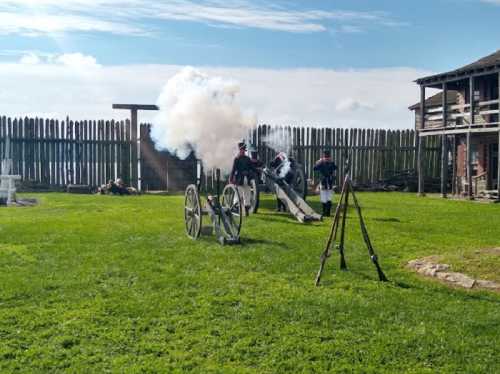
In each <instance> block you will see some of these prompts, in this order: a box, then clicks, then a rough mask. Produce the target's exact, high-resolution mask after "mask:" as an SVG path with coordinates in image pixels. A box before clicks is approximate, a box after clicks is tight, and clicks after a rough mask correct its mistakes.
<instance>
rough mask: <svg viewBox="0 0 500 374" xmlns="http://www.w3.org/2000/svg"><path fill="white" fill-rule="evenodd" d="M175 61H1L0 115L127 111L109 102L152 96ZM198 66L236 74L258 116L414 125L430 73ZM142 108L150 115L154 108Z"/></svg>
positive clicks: (147, 100)
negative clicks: (414, 108) (421, 84)
mask: <svg viewBox="0 0 500 374" xmlns="http://www.w3.org/2000/svg"><path fill="white" fill-rule="evenodd" d="M77 60H81V59H77ZM85 60H87V61H92V60H91V59H85V58H83V61H85ZM96 64H97V63H96ZM180 69H181V67H180V66H172V65H134V66H101V67H99V68H98V69H96V68H95V66H94V65H93V64H92V63H90V64H87V65H85V64H83V65H80V68H79V69H75V68H74V65H73V66H72V65H71V64H60V63H51V64H49V63H46V62H44V63H39V64H36V65H22V64H20V63H16V64H0V81H1V82H2V85H0V98H1V99H2V100H0V115H9V116H22V115H25V114H26V113H53V114H54V115H55V114H57V116H58V117H59V118H61V119H62V118H65V117H66V115H69V116H71V117H72V118H73V119H98V118H115V119H117V118H125V117H127V116H128V113H127V112H125V111H113V110H112V109H111V104H112V103H143V104H153V103H155V102H156V100H157V97H158V95H159V93H160V90H161V88H162V87H163V85H164V84H165V82H166V81H167V80H168V79H169V78H170V77H172V76H173V75H174V74H175V73H176V72H178V71H179V70H180ZM201 70H202V71H204V72H206V73H207V74H209V75H217V76H221V77H223V78H228V79H235V80H236V81H238V82H239V83H240V86H241V102H242V105H243V107H244V108H247V109H248V110H250V111H253V112H255V113H256V114H257V116H258V118H259V122H261V123H264V122H265V123H269V124H275V125H278V124H292V125H318V126H321V125H326V126H338V127H365V128H370V127H374V128H410V127H412V126H413V123H414V122H413V118H412V113H410V112H409V111H408V109H407V108H408V106H409V105H411V104H414V103H415V102H417V101H418V94H419V90H418V87H417V85H415V84H414V83H413V80H414V79H416V78H417V77H421V76H425V75H428V74H430V73H431V72H428V71H419V70H416V69H412V68H387V69H369V70H345V71H338V70H327V69H280V70H273V69H250V68H222V67H221V68H210V67H205V68H203V67H202V68H201ZM61 93H64V94H61ZM342 103H343V104H342ZM339 109H340V110H339ZM140 116H141V120H142V121H147V120H151V118H152V116H153V113H148V112H142V113H141V114H140Z"/></svg>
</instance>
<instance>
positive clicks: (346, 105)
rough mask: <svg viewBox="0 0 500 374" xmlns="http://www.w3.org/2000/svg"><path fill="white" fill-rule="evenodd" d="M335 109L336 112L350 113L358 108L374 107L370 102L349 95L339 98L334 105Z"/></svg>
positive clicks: (368, 108) (370, 108) (369, 108)
mask: <svg viewBox="0 0 500 374" xmlns="http://www.w3.org/2000/svg"><path fill="white" fill-rule="evenodd" d="M335 109H336V110H337V112H341V113H349V112H350V113H352V112H357V111H359V110H373V109H375V107H374V105H372V104H370V103H364V102H362V101H359V100H356V99H353V98H351V97H347V98H344V99H341V100H340V101H339V102H338V103H337V105H336V106H335Z"/></svg>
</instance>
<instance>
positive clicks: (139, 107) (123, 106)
mask: <svg viewBox="0 0 500 374" xmlns="http://www.w3.org/2000/svg"><path fill="white" fill-rule="evenodd" d="M113 109H128V110H159V109H160V108H158V106H157V105H142V104H113Z"/></svg>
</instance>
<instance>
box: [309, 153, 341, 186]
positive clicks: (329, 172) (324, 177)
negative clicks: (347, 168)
mask: <svg viewBox="0 0 500 374" xmlns="http://www.w3.org/2000/svg"><path fill="white" fill-rule="evenodd" d="M335 170H337V165H335V163H334V162H333V161H332V159H331V158H322V159H321V160H319V161H317V162H316V164H315V165H314V171H317V172H318V173H319V174H320V176H321V180H320V183H321V187H322V188H323V189H325V190H331V189H333V183H334V176H335Z"/></svg>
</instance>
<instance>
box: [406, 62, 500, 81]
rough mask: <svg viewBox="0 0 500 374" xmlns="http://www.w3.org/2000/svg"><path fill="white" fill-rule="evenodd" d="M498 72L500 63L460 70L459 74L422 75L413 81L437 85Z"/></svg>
mask: <svg viewBox="0 0 500 374" xmlns="http://www.w3.org/2000/svg"><path fill="white" fill-rule="evenodd" d="M499 72H500V65H497V66H491V67H489V68H487V70H484V69H477V70H471V71H467V72H461V73H459V74H457V73H443V74H438V75H433V76H430V77H424V78H421V79H417V80H416V81H415V83H417V84H420V85H422V84H425V85H427V86H431V85H432V86H438V85H440V84H442V83H443V82H447V83H451V82H456V81H461V80H464V79H467V78H468V77H481V76H484V75H493V74H496V73H499Z"/></svg>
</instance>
